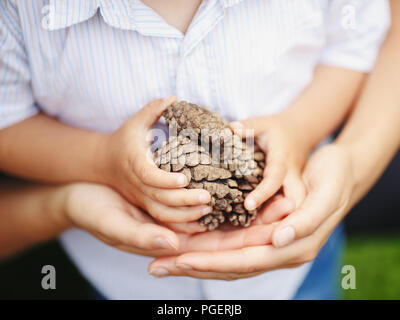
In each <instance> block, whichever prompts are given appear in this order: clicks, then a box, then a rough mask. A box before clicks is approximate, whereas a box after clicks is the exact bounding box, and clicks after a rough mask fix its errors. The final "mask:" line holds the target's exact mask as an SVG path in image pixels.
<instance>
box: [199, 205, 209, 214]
mask: <svg viewBox="0 0 400 320" xmlns="http://www.w3.org/2000/svg"><path fill="white" fill-rule="evenodd" d="M211 211H212V208H211V207H208V206H207V207H204V208H202V209H201V213H202V214H209V213H210V212H211Z"/></svg>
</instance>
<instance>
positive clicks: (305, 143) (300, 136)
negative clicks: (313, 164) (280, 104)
mask: <svg viewBox="0 0 400 320" xmlns="http://www.w3.org/2000/svg"><path fill="white" fill-rule="evenodd" d="M278 116H279V118H280V120H279V121H280V122H281V123H282V127H283V130H284V131H285V134H286V135H287V136H288V137H289V139H290V142H291V144H292V147H293V149H294V150H296V152H295V154H293V155H292V156H293V158H294V161H295V162H296V163H298V164H300V165H304V163H305V161H306V160H307V157H308V155H309V154H310V152H311V151H312V149H313V148H314V147H315V146H316V142H315V141H314V139H312V133H311V134H310V131H309V129H308V128H307V126H306V124H305V123H302V122H301V121H299V117H298V116H297V115H296V114H295V113H293V112H290V111H289V110H285V111H283V112H282V113H280V114H279V115H278Z"/></svg>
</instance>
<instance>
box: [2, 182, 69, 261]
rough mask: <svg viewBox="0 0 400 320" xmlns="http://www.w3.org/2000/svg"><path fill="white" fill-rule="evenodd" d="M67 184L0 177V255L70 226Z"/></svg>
mask: <svg viewBox="0 0 400 320" xmlns="http://www.w3.org/2000/svg"><path fill="white" fill-rule="evenodd" d="M65 190H66V188H64V187H48V186H41V185H34V184H30V183H26V182H22V181H17V180H11V179H7V180H6V179H1V181H0V259H2V258H5V257H7V256H9V255H12V254H14V253H16V252H18V251H20V250H22V249H24V248H26V247H28V246H31V245H34V244H37V243H39V242H42V241H45V240H48V239H51V238H53V237H55V236H57V235H58V234H59V233H60V232H62V231H63V230H65V229H66V228H68V227H69V223H68V221H67V220H66V218H65V216H64V215H63V210H64V207H65V205H64V202H65V201H66V200H65V199H66V194H67V193H66V192H65Z"/></svg>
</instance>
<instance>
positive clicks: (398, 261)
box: [342, 234, 400, 300]
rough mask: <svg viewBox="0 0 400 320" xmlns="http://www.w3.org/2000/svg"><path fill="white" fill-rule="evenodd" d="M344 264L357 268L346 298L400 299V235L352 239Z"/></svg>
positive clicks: (348, 242)
mask: <svg viewBox="0 0 400 320" xmlns="http://www.w3.org/2000/svg"><path fill="white" fill-rule="evenodd" d="M344 264H349V265H353V266H354V267H355V269H356V289H354V290H351V289H349V290H342V295H343V298H344V299H347V300H351V299H400V234H392V235H374V236H370V235H369V236H361V235H359V236H348V238H347V244H346V249H345V254H344Z"/></svg>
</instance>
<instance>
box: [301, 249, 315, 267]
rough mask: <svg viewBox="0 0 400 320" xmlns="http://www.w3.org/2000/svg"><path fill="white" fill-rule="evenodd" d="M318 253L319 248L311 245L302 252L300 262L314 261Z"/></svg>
mask: <svg viewBox="0 0 400 320" xmlns="http://www.w3.org/2000/svg"><path fill="white" fill-rule="evenodd" d="M317 254H318V250H317V248H314V247H310V248H308V249H307V250H305V252H303V253H302V255H301V256H300V259H299V261H300V263H307V262H310V261H313V260H314V259H315V258H316V256H317Z"/></svg>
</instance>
